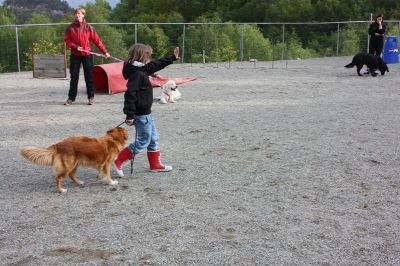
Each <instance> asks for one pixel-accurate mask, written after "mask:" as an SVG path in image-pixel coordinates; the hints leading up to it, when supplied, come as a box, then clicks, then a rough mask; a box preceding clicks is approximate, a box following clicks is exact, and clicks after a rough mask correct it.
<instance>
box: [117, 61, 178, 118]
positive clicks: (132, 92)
mask: <svg viewBox="0 0 400 266" xmlns="http://www.w3.org/2000/svg"><path fill="white" fill-rule="evenodd" d="M175 60H176V57H175V55H170V56H167V57H164V58H161V59H159V60H156V61H151V62H150V63H148V64H145V65H143V66H139V65H138V64H137V62H136V63H135V62H126V63H125V65H124V68H123V69H122V74H123V76H124V78H125V79H128V83H127V87H128V89H127V90H126V92H125V96H124V97H125V102H124V110H123V111H124V114H126V119H133V118H134V115H148V114H150V113H151V106H152V104H153V86H152V85H151V82H150V79H149V75H152V74H154V73H155V72H157V71H159V70H161V69H163V68H164V67H166V66H168V65H170V64H172V63H173V62H174V61H175Z"/></svg>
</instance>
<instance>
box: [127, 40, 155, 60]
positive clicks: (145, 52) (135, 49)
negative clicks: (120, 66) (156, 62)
mask: <svg viewBox="0 0 400 266" xmlns="http://www.w3.org/2000/svg"><path fill="white" fill-rule="evenodd" d="M152 53H153V49H152V48H151V47H150V46H149V45H146V44H142V43H137V44H134V45H132V46H131V48H129V55H128V61H138V62H142V63H147V62H148V61H149V60H150V58H151V55H152Z"/></svg>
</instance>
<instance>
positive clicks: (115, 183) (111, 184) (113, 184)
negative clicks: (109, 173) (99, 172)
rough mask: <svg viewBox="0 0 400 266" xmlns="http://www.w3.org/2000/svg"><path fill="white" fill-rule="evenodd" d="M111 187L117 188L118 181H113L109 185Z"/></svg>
mask: <svg viewBox="0 0 400 266" xmlns="http://www.w3.org/2000/svg"><path fill="white" fill-rule="evenodd" d="M108 184H109V185H110V186H115V185H117V184H118V181H117V180H113V181H111V182H110V183H108Z"/></svg>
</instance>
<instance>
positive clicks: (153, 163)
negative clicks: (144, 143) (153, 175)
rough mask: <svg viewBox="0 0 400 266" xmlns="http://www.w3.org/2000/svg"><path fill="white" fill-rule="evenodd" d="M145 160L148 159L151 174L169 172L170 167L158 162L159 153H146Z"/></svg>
mask: <svg viewBox="0 0 400 266" xmlns="http://www.w3.org/2000/svg"><path fill="white" fill-rule="evenodd" d="M147 159H149V164H150V171H152V172H169V171H171V170H172V166H169V165H163V164H162V163H161V162H160V151H148V152H147Z"/></svg>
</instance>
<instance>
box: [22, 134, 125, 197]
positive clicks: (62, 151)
mask: <svg viewBox="0 0 400 266" xmlns="http://www.w3.org/2000/svg"><path fill="white" fill-rule="evenodd" d="M127 140H128V131H127V130H126V129H124V128H120V127H116V128H111V129H109V130H108V131H107V134H106V135H105V136H103V137H87V136H80V137H69V138H66V139H64V140H62V141H61V142H59V143H56V144H54V145H51V146H50V147H48V148H39V147H25V148H23V149H21V155H22V156H23V157H25V158H26V159H27V160H29V161H31V162H33V163H35V164H39V165H52V166H53V172H54V175H55V176H56V177H57V190H58V192H60V193H61V192H67V190H66V189H63V188H62V186H61V182H62V179H63V178H64V177H66V176H67V175H68V176H69V177H70V178H71V179H72V181H73V182H74V183H76V184H78V185H82V184H83V182H82V181H80V180H79V179H78V178H77V177H76V170H77V168H78V166H80V165H81V166H86V167H90V168H94V169H97V171H98V174H99V176H101V177H102V179H103V181H105V182H106V183H107V184H109V185H116V184H118V181H113V180H112V179H111V175H110V167H111V163H112V162H113V160H115V158H116V157H117V156H118V154H119V152H120V151H121V150H122V149H123V148H124V146H125V144H126V142H127Z"/></svg>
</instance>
